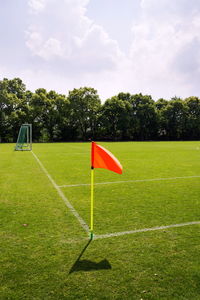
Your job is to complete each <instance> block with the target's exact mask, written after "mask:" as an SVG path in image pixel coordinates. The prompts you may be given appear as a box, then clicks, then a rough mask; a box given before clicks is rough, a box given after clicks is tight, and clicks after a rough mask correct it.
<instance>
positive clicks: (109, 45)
mask: <svg viewBox="0 0 200 300" xmlns="http://www.w3.org/2000/svg"><path fill="white" fill-rule="evenodd" d="M0 25H1V26H0V36H1V39H0V80H2V79H3V78H8V79H13V78H14V77H19V78H21V79H22V80H23V82H24V83H25V85H26V87H27V89H29V90H31V91H33V92H34V91H35V90H36V89H37V88H41V87H42V88H46V89H47V90H48V91H49V90H55V91H56V92H58V93H62V94H66V95H68V92H69V91H70V90H73V89H74V88H80V87H84V86H87V87H92V88H95V89H96V90H97V92H98V94H99V96H100V99H101V100H102V102H104V101H105V100H106V99H108V98H110V97H112V96H114V95H117V94H118V93H119V92H129V93H131V94H136V93H142V94H145V95H146V94H148V95H151V96H152V97H153V99H154V100H158V99H159V98H165V99H170V98H172V97H174V96H177V97H181V98H186V97H189V96H200V84H199V78H200V1H199V0H176V1H172V0H0Z"/></svg>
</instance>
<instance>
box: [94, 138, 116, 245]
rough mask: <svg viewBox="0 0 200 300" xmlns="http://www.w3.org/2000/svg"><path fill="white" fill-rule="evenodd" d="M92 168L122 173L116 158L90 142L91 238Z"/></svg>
mask: <svg viewBox="0 0 200 300" xmlns="http://www.w3.org/2000/svg"><path fill="white" fill-rule="evenodd" d="M94 168H102V169H107V170H110V171H113V172H115V173H118V174H122V166H121V164H120V162H119V161H118V159H117V158H116V157H115V156H114V155H113V154H112V153H111V152H109V151H108V150H106V149H105V148H104V147H102V146H100V145H98V144H96V143H94V142H92V147H91V219H90V238H91V240H92V239H93V223H94V221H93V219H94V218H93V216H94Z"/></svg>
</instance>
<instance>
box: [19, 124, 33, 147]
mask: <svg viewBox="0 0 200 300" xmlns="http://www.w3.org/2000/svg"><path fill="white" fill-rule="evenodd" d="M15 150H17V151H19V150H21V151H30V150H32V125H31V124H23V125H22V126H21V127H20V130H19V134H18V138H17V143H16V145H15Z"/></svg>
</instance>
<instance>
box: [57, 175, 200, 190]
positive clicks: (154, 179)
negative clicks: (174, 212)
mask: <svg viewBox="0 0 200 300" xmlns="http://www.w3.org/2000/svg"><path fill="white" fill-rule="evenodd" d="M189 178H200V175H196V176H184V177H169V178H153V179H138V180H124V181H110V182H97V183H95V184H94V185H101V184H113V183H127V182H146V181H161V180H176V179H189ZM89 185H90V183H79V184H67V185H58V187H59V188H64V187H74V186H89Z"/></svg>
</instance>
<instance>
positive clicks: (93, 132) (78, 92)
mask: <svg viewBox="0 0 200 300" xmlns="http://www.w3.org/2000/svg"><path fill="white" fill-rule="evenodd" d="M23 123H31V124H33V138H34V141H39V142H48V141H51V142H52V141H78V140H90V139H93V140H97V139H101V140H194V139H195V140H196V139H199V137H200V99H199V98H198V97H189V98H186V99H180V98H177V97H174V98H172V99H171V100H168V101H167V100H165V99H159V100H158V101H154V100H153V99H152V97H151V96H150V95H142V94H135V95H131V94H129V93H119V94H118V95H117V96H113V97H111V98H110V99H107V100H106V101H105V103H104V104H101V101H100V98H99V96H98V94H97V91H96V90H95V89H93V88H90V87H83V88H79V89H74V90H73V91H70V92H69V95H68V96H66V95H62V94H58V93H56V92H55V91H50V92H47V91H46V90H45V89H43V88H39V89H37V90H36V91H35V92H34V93H33V92H31V91H28V90H26V86H25V84H24V83H23V82H22V80H21V79H19V78H14V79H12V80H9V79H3V80H2V81H0V141H2V142H13V141H16V138H17V134H18V131H19V128H20V126H21V124H23Z"/></svg>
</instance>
